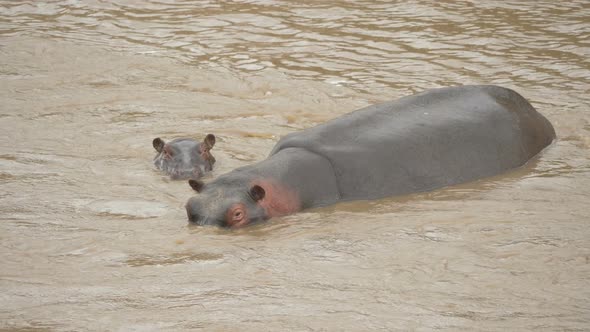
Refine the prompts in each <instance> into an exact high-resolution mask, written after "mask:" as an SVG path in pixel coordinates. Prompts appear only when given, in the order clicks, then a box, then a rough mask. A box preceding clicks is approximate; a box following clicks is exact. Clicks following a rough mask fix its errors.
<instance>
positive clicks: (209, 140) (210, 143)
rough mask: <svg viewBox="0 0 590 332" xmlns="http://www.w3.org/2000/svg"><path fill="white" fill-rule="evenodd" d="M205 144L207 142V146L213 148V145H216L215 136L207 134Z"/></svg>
mask: <svg viewBox="0 0 590 332" xmlns="http://www.w3.org/2000/svg"><path fill="white" fill-rule="evenodd" d="M203 142H205V144H207V146H208V147H209V149H211V148H213V145H215V135H213V134H207V136H206V137H205V139H204V140H203Z"/></svg>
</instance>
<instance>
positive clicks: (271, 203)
mask: <svg viewBox="0 0 590 332" xmlns="http://www.w3.org/2000/svg"><path fill="white" fill-rule="evenodd" d="M254 185H259V186H261V187H262V188H263V189H264V191H265V195H264V198H263V199H262V200H260V201H259V202H258V204H260V206H262V208H263V209H264V211H265V212H266V215H267V216H268V217H269V218H273V217H280V216H286V215H289V214H293V213H295V212H299V211H301V200H300V199H299V194H298V193H297V191H295V190H293V189H291V188H289V187H287V186H285V185H283V184H281V183H278V182H276V181H273V180H265V179H259V180H255V181H253V182H252V186H254Z"/></svg>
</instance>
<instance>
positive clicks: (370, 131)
mask: <svg viewBox="0 0 590 332" xmlns="http://www.w3.org/2000/svg"><path fill="white" fill-rule="evenodd" d="M554 138H555V131H554V129H553V127H552V125H551V124H550V123H549V121H548V120H547V119H546V118H545V117H543V116H542V115H541V114H539V113H538V112H537V111H536V110H535V109H534V108H533V107H532V106H531V104H529V103H528V102H527V101H526V100H525V99H524V98H523V97H522V96H520V95H519V94H518V93H516V92H514V91H512V90H510V89H506V88H502V87H497V86H461V87H450V88H442V89H434V90H429V91H426V92H423V93H419V94H416V95H413V96H408V97H404V98H401V99H399V100H397V101H392V102H387V103H384V104H380V105H374V106H369V107H366V108H364V109H361V110H358V111H355V112H352V113H349V114H346V115H344V116H341V117H339V118H336V119H334V120H331V121H329V122H327V123H324V124H321V125H318V126H316V127H313V128H309V129H306V130H303V131H300V132H296V133H292V134H289V135H287V136H285V137H284V138H282V139H281V140H280V141H279V142H278V143H277V144H276V145H275V147H274V148H273V149H272V151H271V153H270V155H269V157H268V158H267V159H265V160H263V161H261V162H259V163H256V164H253V165H250V166H245V167H241V168H238V169H235V170H234V171H232V172H229V173H227V174H225V175H222V176H220V177H218V178H217V179H215V180H214V181H212V182H210V183H207V184H203V183H202V182H200V181H196V180H190V181H189V184H190V185H191V187H193V189H194V190H196V191H197V192H199V195H197V196H195V197H192V198H191V199H189V201H188V202H187V204H186V211H187V214H188V219H189V221H190V222H192V223H196V224H199V225H218V226H222V227H231V228H234V227H241V226H245V225H248V224H252V223H254V222H257V221H261V220H266V219H268V218H271V217H275V216H282V215H287V214H291V213H295V212H297V211H300V210H303V209H307V208H313V207H318V206H325V205H329V204H334V203H336V202H341V201H350V200H367V199H377V198H382V197H386V196H393V195H403V194H409V193H414V192H421V191H427V190H432V189H436V188H440V187H443V186H448V185H453V184H458V183H463V182H467V181H472V180H475V179H480V178H484V177H489V176H492V175H496V174H499V173H502V172H505V171H507V170H509V169H513V168H516V167H519V166H522V165H524V164H525V163H526V162H527V161H528V160H529V159H531V158H532V157H533V156H535V155H536V154H538V153H539V152H540V151H541V150H543V148H545V147H546V146H548V145H549V144H550V143H551V142H552V141H553V140H554Z"/></svg>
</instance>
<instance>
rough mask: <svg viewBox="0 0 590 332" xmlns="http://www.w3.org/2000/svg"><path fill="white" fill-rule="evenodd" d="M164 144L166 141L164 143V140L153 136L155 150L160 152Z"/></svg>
mask: <svg viewBox="0 0 590 332" xmlns="http://www.w3.org/2000/svg"><path fill="white" fill-rule="evenodd" d="M165 144H166V143H164V141H163V140H162V139H161V138H159V137H157V138H154V140H153V141H152V145H153V146H154V149H156V151H158V152H162V149H164V145H165Z"/></svg>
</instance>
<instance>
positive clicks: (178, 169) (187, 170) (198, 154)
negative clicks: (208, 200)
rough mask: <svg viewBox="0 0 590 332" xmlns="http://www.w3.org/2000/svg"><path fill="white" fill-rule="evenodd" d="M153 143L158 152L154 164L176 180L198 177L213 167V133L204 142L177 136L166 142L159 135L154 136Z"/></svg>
mask: <svg viewBox="0 0 590 332" xmlns="http://www.w3.org/2000/svg"><path fill="white" fill-rule="evenodd" d="M152 145H153V146H154V149H156V151H157V152H158V154H157V155H156V157H154V165H155V166H156V168H157V169H159V170H161V171H163V172H164V173H166V174H168V175H170V178H172V179H174V180H179V179H198V178H200V177H201V176H203V175H204V173H205V172H208V171H211V170H212V169H213V164H214V163H215V158H214V157H213V155H211V152H210V150H211V149H212V148H213V146H214V145H215V136H214V135H212V134H208V135H207V136H206V137H205V139H204V140H203V141H202V142H199V141H196V140H194V139H192V138H177V139H175V140H173V141H171V142H168V143H166V142H164V141H163V140H162V139H161V138H159V137H158V138H154V140H153V142H152Z"/></svg>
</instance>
